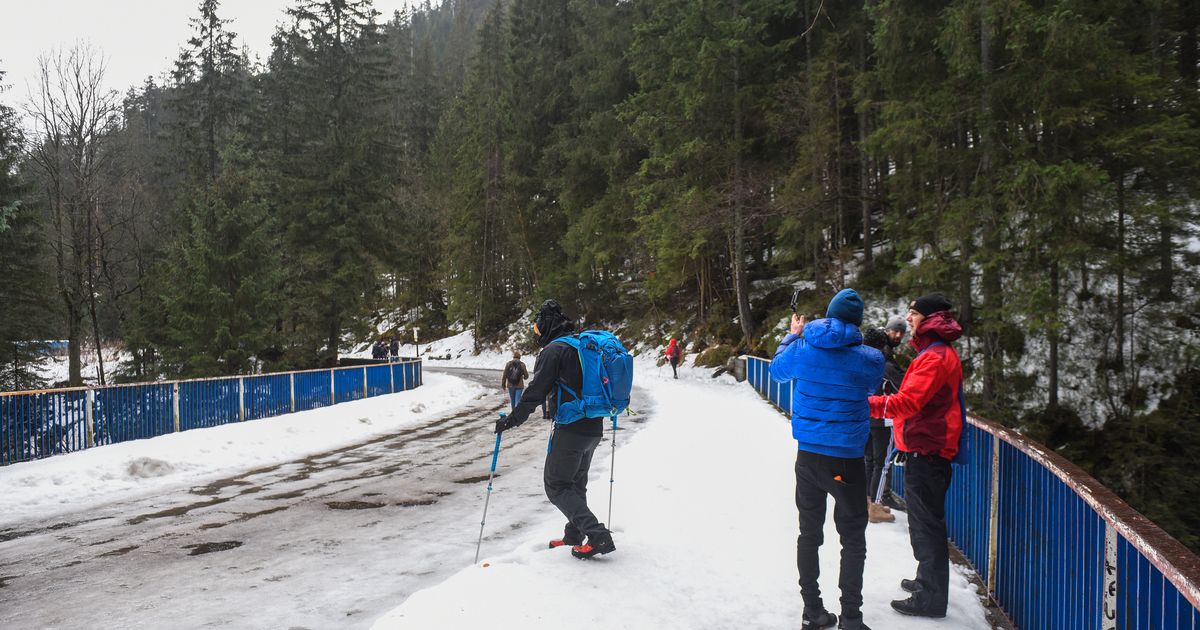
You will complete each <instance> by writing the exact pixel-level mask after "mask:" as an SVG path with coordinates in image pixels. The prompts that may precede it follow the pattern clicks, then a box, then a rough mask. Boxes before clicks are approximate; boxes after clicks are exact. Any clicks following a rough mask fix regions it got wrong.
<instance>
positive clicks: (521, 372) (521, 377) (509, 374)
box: [500, 350, 529, 410]
mask: <svg viewBox="0 0 1200 630" xmlns="http://www.w3.org/2000/svg"><path fill="white" fill-rule="evenodd" d="M512 357H513V358H512V361H509V362H508V364H507V365H505V366H504V376H502V377H500V389H506V388H507V389H508V402H509V405H510V408H511V409H513V410H516V408H517V403H518V402H520V401H521V392H522V391H524V390H525V379H527V378H529V370H528V369H526V368H525V362H524V361H522V360H521V353H520V352H519V351H517V350H513V354H512Z"/></svg>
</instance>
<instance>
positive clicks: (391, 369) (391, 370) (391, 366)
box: [388, 361, 396, 394]
mask: <svg viewBox="0 0 1200 630" xmlns="http://www.w3.org/2000/svg"><path fill="white" fill-rule="evenodd" d="M388 378H389V379H391V381H392V393H393V394H395V393H396V364H395V363H392V362H391V361H389V362H388Z"/></svg>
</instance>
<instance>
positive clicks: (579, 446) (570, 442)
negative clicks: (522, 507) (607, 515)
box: [543, 425, 608, 543]
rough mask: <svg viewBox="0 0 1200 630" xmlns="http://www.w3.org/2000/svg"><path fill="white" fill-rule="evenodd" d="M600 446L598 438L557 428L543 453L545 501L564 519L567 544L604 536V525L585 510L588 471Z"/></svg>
mask: <svg viewBox="0 0 1200 630" xmlns="http://www.w3.org/2000/svg"><path fill="white" fill-rule="evenodd" d="M599 445H600V436H598V435H597V436H589V435H581V434H579V433H575V432H573V431H564V430H562V429H560V428H559V427H558V426H557V425H555V427H554V435H553V436H551V438H550V449H549V452H548V453H546V469H545V473H544V475H543V481H544V482H545V486H546V498H548V499H550V502H551V503H553V504H554V507H556V508H558V511H559V512H562V513H563V516H566V517H567V526H566V527H565V528H564V531H563V533H564V534H565V535H566V539H567V540H570V541H579V542H580V543H582V542H583V536H592V535H595V534H600V533H607V532H608V530H607V529H605V527H604V524H603V523H601V522H600V521H599V520H598V519H597V518H596V515H595V514H592V511H591V510H590V509H588V504H587V483H588V471H589V469H591V467H592V455H593V454H594V453H595V452H596V447H597V446H599Z"/></svg>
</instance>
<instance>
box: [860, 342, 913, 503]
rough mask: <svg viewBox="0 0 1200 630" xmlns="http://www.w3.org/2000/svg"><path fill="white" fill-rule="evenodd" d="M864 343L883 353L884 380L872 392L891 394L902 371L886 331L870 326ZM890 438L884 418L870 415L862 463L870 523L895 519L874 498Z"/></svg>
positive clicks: (898, 382) (889, 431)
mask: <svg viewBox="0 0 1200 630" xmlns="http://www.w3.org/2000/svg"><path fill="white" fill-rule="evenodd" d="M863 345H864V346H870V347H872V348H875V349H876V350H878V351H880V352H881V353H883V360H884V363H883V381H882V382H880V383H879V388H878V389H877V390H876V391H875V392H874V393H875V394H894V393H895V392H896V390H898V389H900V381H901V380H902V379H903V378H904V372H903V371H902V370H901V369H900V366H899V365H897V364H896V361H895V359H894V358H892V350H891V347H890V346H889V345H888V336H887V333H885V332H884V331H883V329H882V328H871V329H868V330H867V331H866V332H865V333H863ZM891 440H892V428H891V427H890V426H888V425H887V424H886V423H885V422H884V419H883V418H876V417H873V416H872V417H871V432H870V434H869V435H868V437H867V449H866V452H865V453H864V455H863V456H864V463H865V464H866V473H867V502H868V503H867V520H869V521H870V522H872V523H891V522H893V521H895V520H896V517H895V516H892V512H891V510H889V509H888V508H886V507H884V506H882V505H880V504H878V503H876V502H875V497H876V496H877V494H878V491H879V479H880V477H881V476H882V475H883V462H884V460H885V459H886V458H887V452H888V443H889V442H891Z"/></svg>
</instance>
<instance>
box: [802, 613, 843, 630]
mask: <svg viewBox="0 0 1200 630" xmlns="http://www.w3.org/2000/svg"><path fill="white" fill-rule="evenodd" d="M837 622H838V618H837V615H835V614H833V613H831V612H829V611H828V610H822V611H820V612H818V613H816V614H811V613H809V612H808V611H807V610H806V611H804V620H803V621H801V622H800V629H801V630H819V629H820V628H832V627H834V626H836V625H837Z"/></svg>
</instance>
